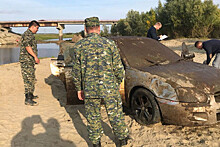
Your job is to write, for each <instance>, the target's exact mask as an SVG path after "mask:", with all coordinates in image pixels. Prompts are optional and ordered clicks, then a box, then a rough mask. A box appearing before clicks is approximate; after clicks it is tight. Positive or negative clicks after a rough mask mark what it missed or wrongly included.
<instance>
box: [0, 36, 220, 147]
mask: <svg viewBox="0 0 220 147" xmlns="http://www.w3.org/2000/svg"><path fill="white" fill-rule="evenodd" d="M182 41H183V40H181V39H180V40H169V41H162V43H163V44H165V45H167V46H169V47H170V48H171V49H175V51H176V52H177V53H180V49H181V47H180V46H181V44H182ZM185 41H186V44H187V45H188V46H189V48H190V49H191V50H192V51H196V50H194V49H193V43H194V41H190V40H185ZM195 54H196V57H195V59H194V61H196V62H199V63H202V62H203V60H205V57H206V55H205V53H204V52H198V51H196V52H195ZM49 63H50V59H49V58H47V59H42V60H41V63H40V64H39V65H37V66H36V68H37V70H36V75H37V80H38V81H37V83H36V90H35V93H36V94H37V95H38V96H39V97H40V98H39V99H38V100H37V101H38V102H39V105H38V106H36V107H30V106H26V105H24V94H23V91H24V88H23V81H22V77H21V74H20V65H19V63H12V64H7V65H1V66H0V75H1V77H0V81H1V82H0V98H1V99H0V117H1V119H0V146H1V147H10V146H12V147H75V146H77V147H86V146H91V143H90V142H89V140H88V137H87V130H86V119H85V117H84V116H85V111H84V108H83V106H82V105H78V106H69V105H65V99H66V96H65V94H66V92H65V88H64V85H63V83H62V82H61V81H60V80H59V79H58V78H57V77H54V76H52V75H51V72H50V67H49ZM102 110H103V111H102V115H103V126H104V130H105V133H104V136H103V137H102V146H104V147H115V144H114V142H117V141H116V140H115V138H114V135H113V133H112V131H111V129H110V125H109V123H108V119H107V115H106V113H105V110H104V109H102ZM126 123H127V125H128V126H129V129H130V132H131V137H132V138H133V140H131V141H129V144H128V145H127V146H128V147H130V146H133V147H161V146H162V147H168V146H169V147H170V146H175V147H176V146H202V147H204V146H205V147H206V146H207V147H208V146H209V147H219V146H220V131H219V130H220V124H217V125H214V126H200V127H181V126H174V125H162V124H160V123H159V124H155V125H150V126H141V125H139V124H138V123H136V122H135V120H133V119H131V118H130V117H129V116H126Z"/></svg>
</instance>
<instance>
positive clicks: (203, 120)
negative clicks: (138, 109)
mask: <svg viewBox="0 0 220 147" xmlns="http://www.w3.org/2000/svg"><path fill="white" fill-rule="evenodd" d="M157 100H158V103H159V106H160V109H161V114H162V121H163V122H164V123H165V124H175V125H184V126H195V125H211V124H216V123H219V122H220V103H219V102H216V101H215V98H214V96H210V102H209V103H208V104H206V103H182V102H173V101H169V100H166V103H165V102H164V101H161V99H160V98H157Z"/></svg>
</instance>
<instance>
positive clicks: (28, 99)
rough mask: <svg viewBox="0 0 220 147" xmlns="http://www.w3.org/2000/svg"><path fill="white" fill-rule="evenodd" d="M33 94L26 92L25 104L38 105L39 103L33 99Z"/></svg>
mask: <svg viewBox="0 0 220 147" xmlns="http://www.w3.org/2000/svg"><path fill="white" fill-rule="evenodd" d="M32 95H33V94H32V93H27V94H25V105H30V106H37V105H38V103H37V102H35V101H33V96H32Z"/></svg>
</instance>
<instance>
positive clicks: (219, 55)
mask: <svg viewBox="0 0 220 147" xmlns="http://www.w3.org/2000/svg"><path fill="white" fill-rule="evenodd" d="M195 47H196V48H198V49H200V50H201V49H204V50H205V51H206V55H207V60H206V62H205V64H207V65H208V64H209V63H210V61H211V59H212V57H214V56H215V55H216V56H215V59H214V61H213V62H212V66H213V67H216V68H219V69H220V40H214V39H213V40H208V41H204V42H202V41H196V42H195Z"/></svg>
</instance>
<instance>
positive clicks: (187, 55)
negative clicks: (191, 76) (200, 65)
mask: <svg viewBox="0 0 220 147" xmlns="http://www.w3.org/2000/svg"><path fill="white" fill-rule="evenodd" d="M181 57H182V58H183V59H186V60H191V61H193V58H194V57H195V54H194V53H190V52H189V49H188V48H187V46H186V44H185V42H183V43H182V52H181Z"/></svg>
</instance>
